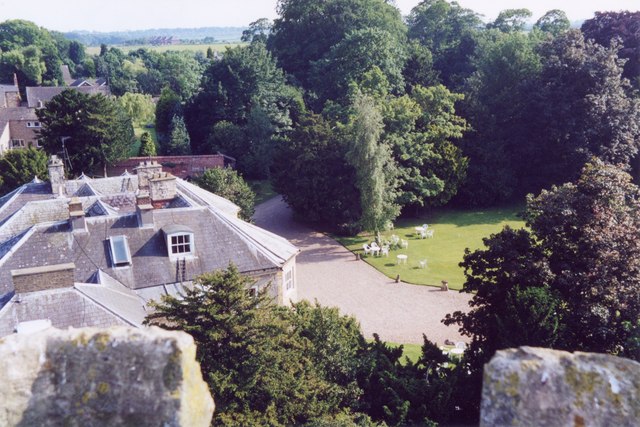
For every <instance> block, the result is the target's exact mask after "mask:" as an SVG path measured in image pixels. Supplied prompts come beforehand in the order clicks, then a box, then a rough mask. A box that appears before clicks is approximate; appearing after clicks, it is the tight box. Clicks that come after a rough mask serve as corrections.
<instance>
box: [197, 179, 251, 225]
mask: <svg viewBox="0 0 640 427" xmlns="http://www.w3.org/2000/svg"><path fill="white" fill-rule="evenodd" d="M195 183H196V184H197V185H198V186H199V187H202V188H204V189H205V190H207V191H210V192H212V193H214V194H217V195H218V196H220V197H224V198H225V199H227V200H230V201H231V202H233V203H235V204H236V205H238V206H239V207H240V218H242V219H244V220H245V221H250V220H251V217H252V216H253V212H254V211H255V197H256V195H255V193H254V192H253V190H251V187H250V186H249V184H247V182H246V181H245V180H244V179H243V178H242V177H241V176H240V175H238V173H237V172H236V171H235V170H233V169H231V168H214V169H207V170H206V171H205V172H204V173H203V174H202V176H200V177H197V178H196V179H195Z"/></svg>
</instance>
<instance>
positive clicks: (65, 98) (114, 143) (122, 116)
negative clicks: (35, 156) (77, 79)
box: [36, 89, 135, 176]
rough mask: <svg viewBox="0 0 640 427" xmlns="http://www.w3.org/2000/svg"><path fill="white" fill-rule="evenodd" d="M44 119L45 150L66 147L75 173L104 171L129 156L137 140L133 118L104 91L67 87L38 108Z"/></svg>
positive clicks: (42, 135)
mask: <svg viewBox="0 0 640 427" xmlns="http://www.w3.org/2000/svg"><path fill="white" fill-rule="evenodd" d="M36 114H37V115H38V119H39V120H40V122H41V123H42V128H41V130H40V138H41V143H42V146H43V147H44V149H45V151H46V152H47V153H50V154H58V153H59V152H60V151H61V150H62V146H63V144H64V148H65V149H66V153H68V155H69V158H70V160H71V169H72V172H73V173H77V174H78V173H80V172H83V171H84V172H92V173H99V172H100V171H101V169H102V172H103V173H104V174H105V176H106V168H107V165H111V164H113V163H115V162H117V161H118V160H121V159H123V158H125V157H127V155H128V153H129V150H130V148H131V145H132V144H133V142H134V138H135V137H134V134H133V127H132V125H131V119H130V118H129V117H128V116H127V114H126V113H125V112H124V111H122V110H121V109H120V108H119V106H118V105H117V102H116V101H115V100H113V99H111V98H107V97H106V96H104V95H94V96H90V95H86V94H84V93H81V92H79V91H76V90H71V89H68V90H65V91H63V92H62V93H61V94H60V95H57V96H55V97H53V98H52V99H51V100H50V101H49V102H48V103H47V104H46V105H45V108H41V109H38V110H37V111H36Z"/></svg>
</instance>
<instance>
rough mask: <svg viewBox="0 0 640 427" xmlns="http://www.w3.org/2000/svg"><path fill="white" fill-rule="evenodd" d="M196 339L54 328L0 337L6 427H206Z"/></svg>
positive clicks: (208, 405)
mask: <svg viewBox="0 0 640 427" xmlns="http://www.w3.org/2000/svg"><path fill="white" fill-rule="evenodd" d="M195 355H196V347H195V344H194V342H193V339H192V338H191V336H189V335H188V334H186V333H183V332H170V331H165V330H162V329H160V328H155V327H154V328H149V329H135V328H127V327H113V328H109V329H97V328H84V329H70V330H67V331H62V330H58V329H50V330H47V331H44V332H39V333H36V334H33V335H16V334H14V335H10V336H8V337H5V338H2V339H0V384H2V389H3V393H2V399H0V425H2V426H36V425H37V426H60V425H65V426H154V427H155V426H185V427H186V426H203V427H204V426H208V425H209V424H210V422H211V417H212V415H213V409H214V405H213V399H212V398H211V395H210V394H209V390H208V388H207V384H206V383H205V382H204V381H203V379H202V373H201V371H200V365H199V364H198V363H197V362H196V360H195Z"/></svg>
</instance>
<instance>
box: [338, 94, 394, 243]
mask: <svg viewBox="0 0 640 427" xmlns="http://www.w3.org/2000/svg"><path fill="white" fill-rule="evenodd" d="M353 110H354V118H353V123H352V133H353V141H352V143H351V146H350V147H349V151H348V152H347V160H348V162H349V163H350V164H351V165H352V166H353V167H354V169H355V170H356V187H357V188H358V190H359V192H360V207H361V210H362V216H361V217H360V225H361V226H362V228H363V229H364V230H370V231H379V230H383V229H384V227H385V225H386V224H387V223H388V222H389V221H393V220H394V219H395V218H396V216H398V214H399V207H398V206H397V205H396V204H395V203H394V201H395V191H394V185H393V182H392V180H393V179H394V178H395V177H394V172H395V171H394V170H395V165H394V162H393V159H392V157H391V150H390V149H389V146H388V145H386V144H384V143H383V142H381V141H380V136H381V134H382V131H383V123H382V114H380V111H379V110H378V108H377V106H376V104H375V101H374V100H373V98H371V97H368V96H366V95H361V96H358V97H357V98H356V99H355V102H354V105H353Z"/></svg>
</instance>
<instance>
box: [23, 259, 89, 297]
mask: <svg viewBox="0 0 640 427" xmlns="http://www.w3.org/2000/svg"><path fill="white" fill-rule="evenodd" d="M75 269H76V266H75V264H74V263H72V262H71V263H67V264H56V265H45V266H41V267H32V268H21V269H18V270H11V280H12V281H13V287H14V289H15V291H16V293H26V292H35V291H44V290H47V289H57V288H69V287H71V286H73V280H74V279H73V275H74V272H75Z"/></svg>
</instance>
